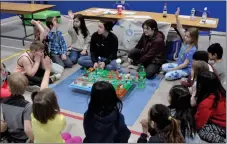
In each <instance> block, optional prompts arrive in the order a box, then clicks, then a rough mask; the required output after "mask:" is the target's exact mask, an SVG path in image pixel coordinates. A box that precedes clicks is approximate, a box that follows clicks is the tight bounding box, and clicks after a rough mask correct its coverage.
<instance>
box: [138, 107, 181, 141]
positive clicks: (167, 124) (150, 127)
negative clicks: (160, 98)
mask: <svg viewBox="0 0 227 144" xmlns="http://www.w3.org/2000/svg"><path fill="white" fill-rule="evenodd" d="M148 117H149V118H148V120H142V121H141V125H142V129H143V133H142V134H141V136H140V138H139V139H138V141H137V142H138V143H147V142H148V143H184V137H183V136H182V134H181V132H180V125H179V122H178V121H177V120H176V119H174V118H173V117H171V113H170V110H169V108H168V107H167V106H165V105H163V104H155V105H153V106H152V107H151V108H150V111H149V115H148ZM148 131H149V133H150V135H151V137H150V138H149V140H148V141H147V137H148Z"/></svg>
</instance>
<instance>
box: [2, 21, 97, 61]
mask: <svg viewBox="0 0 227 144" xmlns="http://www.w3.org/2000/svg"><path fill="white" fill-rule="evenodd" d="M93 23H94V22H91V23H89V24H87V26H89V25H91V24H93ZM66 35H68V32H66V33H64V34H63V36H66ZM3 39H10V38H3ZM10 40H14V39H10ZM14 41H22V40H14ZM26 42H28V43H31V41H26ZM1 46H2V47H6V48H12V49H19V50H22V52H18V53H15V54H13V55H11V56H9V57H7V58H4V59H2V60H1V62H4V61H7V60H9V59H11V58H14V57H16V56H18V55H20V54H22V53H23V52H25V51H26V50H27V49H22V48H16V47H11V46H4V45H1Z"/></svg>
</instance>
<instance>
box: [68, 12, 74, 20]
mask: <svg viewBox="0 0 227 144" xmlns="http://www.w3.org/2000/svg"><path fill="white" fill-rule="evenodd" d="M68 15H69V17H70V18H71V19H73V17H74V14H73V12H72V11H71V10H69V11H68Z"/></svg>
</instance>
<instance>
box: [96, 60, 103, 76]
mask: <svg viewBox="0 0 227 144" xmlns="http://www.w3.org/2000/svg"><path fill="white" fill-rule="evenodd" d="M101 60H102V59H101V57H98V68H97V73H98V74H99V73H100V70H101V62H102V61H101Z"/></svg>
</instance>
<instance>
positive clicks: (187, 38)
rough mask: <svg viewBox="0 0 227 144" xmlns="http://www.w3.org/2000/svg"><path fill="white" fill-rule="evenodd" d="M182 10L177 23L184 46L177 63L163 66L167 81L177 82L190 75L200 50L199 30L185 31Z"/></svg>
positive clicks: (177, 12)
mask: <svg viewBox="0 0 227 144" xmlns="http://www.w3.org/2000/svg"><path fill="white" fill-rule="evenodd" d="M179 13H180V8H178V9H177V11H176V13H175V16H176V21H177V29H178V30H179V32H180V34H181V37H182V38H183V40H184V43H183V44H182V47H181V50H180V53H179V57H178V59H177V63H166V64H163V65H162V70H163V71H164V72H166V74H165V79H166V80H176V79H180V78H183V77H186V76H189V75H190V72H191V67H192V56H193V54H194V53H195V52H196V51H197V49H198V37H199V32H198V29H197V28H188V29H187V31H186V32H184V31H183V28H182V25H181V24H180V20H179V18H178V16H179Z"/></svg>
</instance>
